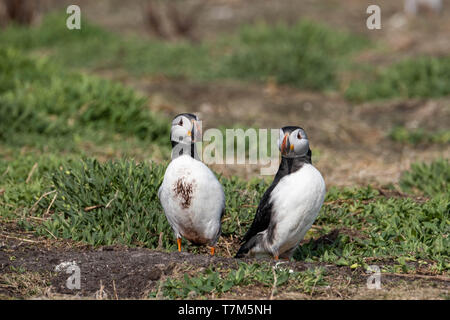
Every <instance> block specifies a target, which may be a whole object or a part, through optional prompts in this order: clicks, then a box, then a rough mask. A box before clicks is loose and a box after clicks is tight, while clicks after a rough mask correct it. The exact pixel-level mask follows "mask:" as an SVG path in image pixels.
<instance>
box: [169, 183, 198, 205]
mask: <svg viewBox="0 0 450 320" xmlns="http://www.w3.org/2000/svg"><path fill="white" fill-rule="evenodd" d="M194 189H195V180H192V181H191V182H186V181H185V180H184V178H179V179H178V180H177V181H176V182H175V184H174V186H173V191H174V193H175V196H176V198H177V199H178V200H179V203H180V206H181V208H183V209H188V208H189V207H190V206H191V204H192V198H193V194H194Z"/></svg>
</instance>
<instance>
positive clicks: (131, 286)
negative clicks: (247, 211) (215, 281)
mask: <svg viewBox="0 0 450 320" xmlns="http://www.w3.org/2000/svg"><path fill="white" fill-rule="evenodd" d="M330 237H333V235H330ZM28 240H31V239H28ZM32 241H36V242H35V243H33V244H30V243H29V242H25V241H23V240H22V241H21V240H17V239H7V240H6V241H1V242H0V298H8V297H9V298H31V297H32V298H39V299H55V298H56V299H147V298H149V293H150V292H151V291H153V292H156V291H158V288H159V286H160V282H162V281H164V280H165V279H167V278H168V277H172V278H181V277H182V276H183V275H184V273H188V274H190V275H198V274H200V273H201V272H202V271H204V270H205V268H207V267H210V266H213V267H214V268H216V269H217V270H219V269H222V268H224V269H233V268H237V266H238V260H236V259H233V258H230V257H223V256H214V257H211V256H209V255H207V254H192V253H188V252H181V253H179V252H162V251H156V250H150V249H146V248H129V247H125V246H103V247H99V248H92V247H90V246H82V245H79V244H78V245H74V244H71V243H69V242H63V241H59V242H49V241H48V240H44V239H34V240H32ZM321 241H332V239H325V238H319V239H317V243H319V242H321ZM73 261H74V262H76V264H77V266H79V267H80V271H81V278H80V282H81V289H80V290H77V289H68V288H67V286H66V281H67V279H68V277H69V276H70V274H67V273H65V270H64V269H63V270H62V271H60V272H57V271H55V267H56V266H58V265H59V264H60V263H63V262H73ZM245 261H246V262H250V260H245ZM272 263H274V262H272ZM377 263H382V264H384V265H386V264H390V263H393V262H391V261H378V262H377ZM317 266H319V264H312V263H305V262H301V261H296V262H293V261H291V262H285V264H283V267H286V268H290V269H293V270H295V271H304V270H306V269H308V268H313V267H317ZM320 266H321V267H323V268H324V269H325V270H326V273H327V275H328V279H330V280H332V283H331V284H330V285H329V286H327V287H318V288H316V290H315V292H313V293H312V294H303V293H298V292H295V290H292V289H289V288H287V289H285V290H283V288H280V289H278V291H277V292H278V293H277V295H275V296H274V298H276V299H312V298H314V299H328V298H333V299H361V298H363V299H383V298H388V299H398V298H399V299H423V298H425V299H442V298H445V297H446V296H448V290H449V289H450V279H449V278H445V277H443V276H433V275H421V274H416V275H403V274H398V275H397V274H389V275H384V274H383V278H382V289H381V290H369V289H367V286H366V282H367V277H368V275H367V274H365V273H364V272H363V271H362V270H360V268H359V269H358V270H351V269H350V268H348V267H338V266H335V265H326V264H320ZM271 292H272V288H271V287H268V286H267V287H266V286H262V285H258V286H247V287H237V288H234V289H233V290H232V291H230V292H227V293H226V294H224V295H222V296H215V295H214V294H212V295H210V296H209V298H229V299H246V298H248V299H267V298H269V297H270V294H271Z"/></svg>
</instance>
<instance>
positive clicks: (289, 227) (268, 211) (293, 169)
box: [236, 126, 326, 260]
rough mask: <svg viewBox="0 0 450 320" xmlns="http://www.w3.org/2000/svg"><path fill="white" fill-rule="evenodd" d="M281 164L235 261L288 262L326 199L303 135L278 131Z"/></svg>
mask: <svg viewBox="0 0 450 320" xmlns="http://www.w3.org/2000/svg"><path fill="white" fill-rule="evenodd" d="M278 146H279V148H280V151H281V163H280V167H279V168H278V172H277V174H276V175H275V178H274V180H273V182H272V185H271V186H270V187H269V188H268V189H267V190H266V192H265V193H264V195H263V197H262V199H261V202H260V203H259V206H258V208H257V210H256V215H255V218H254V220H253V223H252V225H251V227H250V229H249V230H248V231H247V233H246V234H245V235H244V237H243V239H242V242H241V243H243V244H242V246H241V248H240V249H239V251H238V252H237V254H236V258H241V257H245V256H254V257H262V256H272V257H274V258H275V259H276V260H278V258H284V259H290V258H291V257H292V255H293V253H294V251H295V249H296V248H297V246H298V245H299V243H300V241H301V240H302V239H303V237H304V236H305V234H306V232H307V231H308V230H309V229H310V228H311V225H312V224H313V222H314V220H315V219H316V217H317V215H318V214H319V211H320V208H321V207H322V204H323V201H324V198H325V193H326V189H325V181H324V180H323V177H322V175H321V174H320V172H319V171H318V170H317V169H316V168H315V167H314V166H313V165H312V163H311V149H310V148H309V141H308V137H307V135H306V132H305V131H304V130H303V129H302V128H300V127H296V126H287V127H283V128H282V129H280V138H279V141H278Z"/></svg>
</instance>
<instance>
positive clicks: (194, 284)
mask: <svg viewBox="0 0 450 320" xmlns="http://www.w3.org/2000/svg"><path fill="white" fill-rule="evenodd" d="M215 269H217V268H213V267H209V268H207V269H206V270H205V271H204V272H202V274H201V275H198V276H192V277H189V276H188V274H186V273H185V274H184V276H183V278H182V279H171V278H169V279H167V280H165V281H164V283H162V284H161V288H162V293H163V296H164V297H166V298H169V299H180V298H181V299H186V298H193V297H200V298H202V297H203V298H205V297H206V296H208V295H211V294H215V295H216V296H218V297H220V296H221V295H222V294H224V293H226V292H229V291H231V290H232V289H234V288H236V287H245V286H249V285H261V286H263V287H273V286H275V287H276V288H277V289H278V290H279V289H283V290H285V288H287V287H289V289H290V290H295V291H296V292H304V293H312V291H313V290H314V288H315V287H316V286H317V287H319V286H325V285H327V282H326V281H325V279H324V274H325V272H324V270H323V269H322V268H316V269H309V270H307V271H303V272H298V271H291V270H289V269H286V268H283V266H280V267H277V268H275V269H273V266H271V265H270V264H269V263H267V262H263V263H261V264H260V263H253V264H246V263H243V262H241V263H239V266H238V268H237V269H236V270H233V269H231V270H230V271H229V272H223V271H222V272H221V270H219V271H216V270H215ZM274 272H275V274H276V282H275V276H274ZM159 290H161V289H159ZM156 296H157V291H153V292H151V293H150V297H156Z"/></svg>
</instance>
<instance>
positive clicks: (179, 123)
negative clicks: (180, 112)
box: [178, 118, 183, 126]
mask: <svg viewBox="0 0 450 320" xmlns="http://www.w3.org/2000/svg"><path fill="white" fill-rule="evenodd" d="M178 125H179V126H183V118H181V119H180V122H178Z"/></svg>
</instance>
